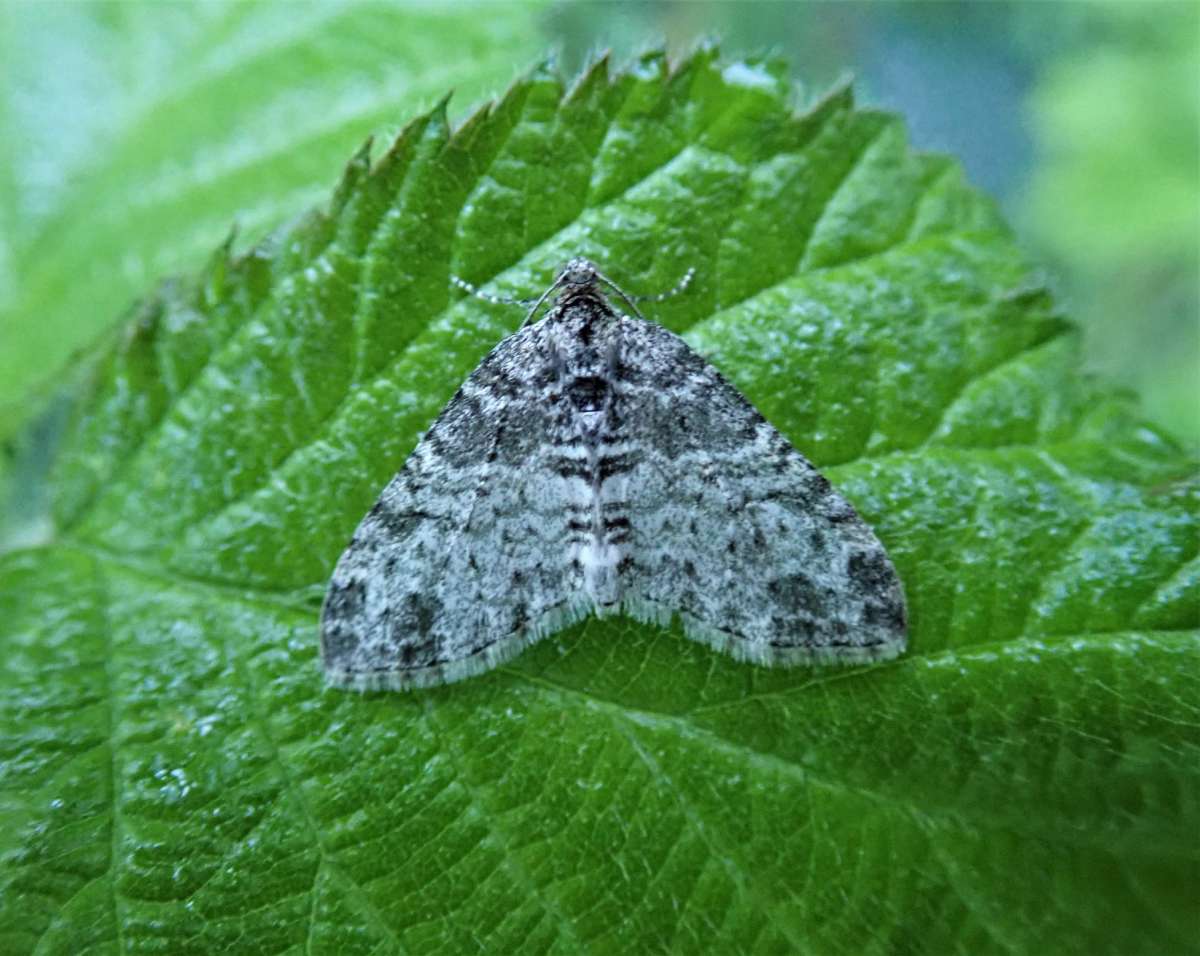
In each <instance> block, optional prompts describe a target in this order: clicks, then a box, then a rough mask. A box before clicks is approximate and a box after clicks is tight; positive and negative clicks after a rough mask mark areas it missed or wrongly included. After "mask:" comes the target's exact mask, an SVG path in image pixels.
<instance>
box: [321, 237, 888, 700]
mask: <svg viewBox="0 0 1200 956" xmlns="http://www.w3.org/2000/svg"><path fill="white" fill-rule="evenodd" d="M690 275H691V273H690V272H689V274H688V277H687V278H690ZM456 281H457V282H458V284H459V285H460V286H462V287H463V288H465V289H467V290H468V291H472V292H475V291H476V290H475V289H474V287H472V286H470V285H469V284H468V283H465V282H462V281H461V280H456ZM683 284H686V279H685V282H684V283H683ZM683 284H681V285H683ZM608 291H611V292H612V293H613V294H614V295H615V296H616V297H617V298H619V299H620V300H621V301H623V302H624V303H625V304H626V305H627V306H628V307H629V309H630V311H631V313H632V314H630V315H625V314H622V313H621V312H619V311H617V309H616V308H614V307H613V304H612V303H611V302H610V300H609V298H608V295H607V292H608ZM552 297H553V304H552V305H551V307H550V308H549V309H548V310H547V311H546V313H545V315H544V316H543V317H542V318H541V319H540V320H537V321H535V317H536V314H537V312H538V310H539V309H540V308H541V306H542V305H543V303H545V302H546V301H547V300H549V299H551V298H552ZM487 298H491V299H492V301H498V300H496V299H495V298H494V297H487ZM656 298H660V299H661V298H663V296H659V297H656ZM618 612H620V613H624V614H628V615H631V616H632V617H634V618H636V619H638V620H640V621H647V622H653V623H655V624H660V625H670V624H671V623H672V622H674V621H678V622H679V624H680V625H681V626H682V630H683V633H684V634H686V635H687V636H688V637H690V638H693V639H695V640H698V641H702V642H704V643H706V644H708V645H710V646H712V647H714V648H716V649H717V650H719V651H723V652H725V653H728V654H731V655H732V656H733V657H735V658H737V659H739V660H743V661H751V662H753V663H755V664H761V665H766V666H790V665H795V664H824V663H854V662H862V661H877V660H884V659H888V658H892V657H895V656H896V655H898V654H900V653H901V652H902V651H903V650H904V646H905V635H906V610H905V601H904V591H903V587H902V585H901V582H900V579H899V577H898V576H897V574H896V570H895V568H894V567H893V565H892V562H891V561H890V560H889V558H888V555H887V553H886V552H885V550H884V548H883V545H882V544H881V543H880V542H879V539H878V538H877V537H876V536H875V534H874V533H873V532H872V531H871V529H870V528H869V527H868V526H867V525H866V524H865V523H864V522H863V520H862V518H860V517H859V515H858V514H857V513H856V512H855V510H854V508H853V507H851V505H850V504H849V502H847V501H846V499H845V498H843V497H842V496H841V495H840V494H839V493H838V492H837V491H836V490H835V489H834V488H833V487H832V486H831V485H830V483H829V482H828V481H827V480H826V479H825V478H824V477H823V476H822V475H821V474H820V472H818V471H817V469H816V468H814V467H813V466H812V465H811V464H810V463H809V462H808V460H807V459H805V458H804V456H803V455H801V454H800V453H799V452H798V451H796V449H795V448H793V447H792V445H791V444H790V443H789V442H788V440H787V439H786V438H784V437H783V435H781V434H780V433H779V432H778V431H777V430H776V429H775V428H773V427H772V426H771V425H770V424H769V423H768V422H767V421H766V420H765V419H764V418H763V416H762V415H761V414H759V412H758V411H757V409H755V408H754V406H753V405H751V404H750V402H749V401H748V400H747V399H746V398H744V397H743V396H742V395H741V393H740V392H738V391H737V389H735V388H734V387H733V386H732V385H730V384H729V383H728V382H727V381H726V380H725V379H724V378H722V376H721V375H720V373H718V372H717V371H716V369H714V368H713V367H712V366H711V365H709V364H708V363H707V362H706V361H705V360H704V359H703V358H701V357H700V356H699V355H698V354H697V353H696V352H694V351H693V350H692V349H691V348H690V347H689V346H688V345H687V344H686V343H685V342H684V341H683V339H681V338H680V337H679V336H677V335H675V334H674V333H672V332H670V331H668V330H667V329H665V328H663V327H661V326H659V325H656V324H655V323H653V322H650V321H648V320H646V319H645V318H644V317H643V316H642V315H641V313H640V311H639V310H638V308H637V306H636V304H635V300H634V299H633V298H632V297H630V296H628V295H626V294H625V293H624V292H622V291H621V290H620V289H619V288H618V287H617V286H616V285H615V284H614V283H613V282H612V281H611V280H609V279H607V278H606V277H605V276H604V275H602V274H601V273H600V271H599V270H598V269H597V268H596V266H595V265H593V264H592V263H591V262H589V261H588V260H586V259H582V258H577V259H572V260H571V261H570V262H568V263H567V264H566V266H565V267H564V268H563V269H562V270H561V272H559V274H558V276H557V278H556V279H555V280H554V282H553V284H552V285H551V286H550V287H549V288H548V289H547V290H546V291H545V292H544V293H543V294H542V296H541V297H540V298H539V299H538V300H537V302H536V303H535V304H534V306H533V308H532V310H531V311H530V313H529V316H528V317H527V319H526V322H525V323H524V324H523V325H522V327H521V328H520V329H519V330H518V331H517V332H516V333H514V334H513V335H510V336H509V337H508V338H506V339H504V340H503V341H502V342H500V344H499V345H497V346H496V347H495V348H494V349H493V350H492V351H491V352H490V353H489V354H488V355H487V357H486V358H484V359H483V361H482V362H480V363H479V366H478V367H477V368H476V369H475V371H473V372H472V373H471V374H470V376H469V377H468V378H467V380H466V381H465V382H463V384H462V386H461V387H460V388H459V389H458V391H457V392H456V393H455V395H454V397H453V398H452V399H451V400H450V402H449V404H447V405H446V407H445V408H444V409H443V410H442V412H441V414H440V415H438V417H437V420H436V421H435V422H434V423H433V425H432V426H431V427H430V429H429V430H428V432H427V433H426V434H425V436H424V438H422V440H421V441H420V443H419V444H418V445H417V447H416V448H415V449H414V450H413V452H412V454H411V455H410V457H409V458H408V461H407V462H406V463H405V464H404V467H403V468H402V469H401V470H400V472H399V473H398V474H397V475H396V476H395V477H394V478H393V479H392V480H391V482H390V483H389V484H388V485H387V487H386V488H384V489H383V493H382V494H381V495H380V496H379V500H378V501H377V502H376V503H375V505H374V507H373V508H371V510H370V512H369V513H368V514H367V515H366V517H364V518H363V520H362V523H361V524H360V525H359V526H358V529H357V531H355V532H354V536H353V538H352V539H351V541H350V544H349V547H347V548H346V550H345V553H343V554H342V556H341V558H340V560H339V561H338V563H337V567H336V568H335V569H334V572H333V577H332V580H331V581H330V583H329V589H328V592H327V594H326V597H325V603H324V606H323V608H322V612H321V653H322V660H323V664H324V669H325V674H326V677H327V679H328V681H329V683H330V684H332V685H334V686H337V687H346V688H356V689H360V690H385V689H386V690H405V689H409V688H416V687H425V686H430V685H435V684H442V683H448V682H451V681H456V680H460V679H462V678H466V677H470V676H472V675H475V674H479V673H482V672H484V671H487V670H489V669H491V668H494V667H496V666H498V665H500V664H502V663H504V662H506V661H508V660H510V659H511V658H513V657H514V656H515V655H516V654H518V653H520V651H522V650H523V649H524V648H526V647H528V646H529V645H530V644H532V643H533V642H535V641H537V640H538V639H539V638H542V637H544V636H546V635H547V634H551V633H553V632H555V631H557V630H559V629H561V628H564V627H566V626H568V625H570V624H572V623H573V622H575V621H578V620H580V619H582V618H583V617H585V616H587V615H589V614H597V615H606V614H613V613H618Z"/></svg>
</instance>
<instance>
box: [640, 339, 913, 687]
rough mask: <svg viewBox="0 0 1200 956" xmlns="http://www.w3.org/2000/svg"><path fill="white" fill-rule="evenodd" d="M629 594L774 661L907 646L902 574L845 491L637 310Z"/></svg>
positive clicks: (891, 653) (893, 651) (701, 636)
mask: <svg viewBox="0 0 1200 956" xmlns="http://www.w3.org/2000/svg"><path fill="white" fill-rule="evenodd" d="M621 360H622V367H621V372H622V377H623V378H624V383H623V389H622V392H621V396H622V398H621V407H622V419H623V422H624V425H625V427H626V429H627V434H628V435H630V436H636V437H637V438H638V439H640V440H641V442H642V454H641V455H639V456H638V459H637V464H636V465H635V466H634V467H633V468H632V470H631V471H630V473H629V474H628V475H627V476H626V483H627V484H626V495H627V497H628V500H629V508H630V537H629V545H628V552H627V555H628V557H627V560H626V561H625V562H624V565H623V572H622V582H621V586H622V594H623V605H624V606H625V608H626V610H627V611H629V613H631V614H633V615H634V616H636V617H640V618H642V619H644V620H653V621H658V622H660V623H664V624H665V623H668V622H669V621H670V620H671V619H672V618H673V617H674V616H675V615H676V614H677V615H678V616H679V618H680V619H681V621H682V624H683V627H684V630H685V632H686V633H687V634H688V636H690V637H692V638H694V639H697V640H700V641H703V642H705V643H708V644H710V645H712V646H714V647H716V648H718V649H720V650H724V651H726V652H728V653H730V654H732V655H733V656H735V657H737V658H739V659H742V660H749V661H754V662H756V663H759V664H766V665H788V664H795V663H806V662H809V663H822V662H845V663H850V662H856V661H866V660H881V659H887V658H891V657H895V656H896V655H897V654H899V653H901V652H902V651H903V650H904V646H905V635H906V627H907V624H906V610H905V602H904V592H903V588H902V586H901V583H900V579H899V577H898V576H897V574H896V570H895V568H894V567H893V566H892V562H891V560H890V559H889V558H888V556H887V553H886V551H885V550H884V548H883V545H882V544H881V543H880V541H879V539H878V538H877V537H876V536H875V534H874V533H873V532H872V531H871V529H870V528H869V527H868V526H867V525H866V523H865V522H863V520H862V519H861V518H860V517H859V515H858V514H857V512H856V511H855V510H854V508H853V507H852V506H851V505H850V503H849V502H848V501H846V499H845V498H843V497H842V496H841V495H840V494H839V493H838V492H837V491H835V490H834V489H833V488H832V487H831V486H830V484H829V482H828V481H827V480H826V479H825V478H824V477H823V476H822V475H821V474H820V472H818V471H817V469H816V468H814V467H813V466H812V465H811V464H810V463H809V462H808V460H807V459H805V458H804V456H803V455H801V454H800V453H799V452H797V451H796V449H795V448H793V447H792V445H791V444H790V443H789V442H788V441H787V439H786V438H784V437H783V436H782V435H781V434H780V433H779V432H778V431H776V429H775V428H773V427H772V426H771V425H770V424H769V423H768V422H767V421H766V420H765V419H764V418H763V417H762V415H761V414H760V413H759V412H758V410H757V409H755V408H754V406H752V405H751V404H750V403H749V402H748V401H747V400H746V399H745V398H744V397H743V396H742V395H741V393H740V392H738V391H737V390H736V389H735V388H733V387H732V386H731V385H730V384H729V383H728V382H726V381H725V379H724V378H722V377H721V375H720V374H719V373H718V372H717V371H716V369H714V368H713V367H712V366H711V365H709V364H707V363H706V362H705V361H704V360H703V359H702V358H701V357H700V356H699V355H697V354H696V353H695V352H694V351H692V349H691V348H690V347H689V346H688V345H687V344H686V343H685V342H684V341H683V340H682V339H681V338H679V337H678V336H677V335H675V334H673V333H671V332H669V331H667V330H666V329H663V328H661V327H660V326H657V325H654V324H652V323H648V322H640V321H636V320H626V327H625V336H624V344H623V347H622V358H621Z"/></svg>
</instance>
